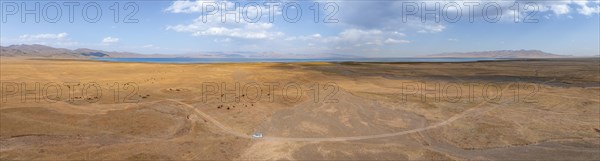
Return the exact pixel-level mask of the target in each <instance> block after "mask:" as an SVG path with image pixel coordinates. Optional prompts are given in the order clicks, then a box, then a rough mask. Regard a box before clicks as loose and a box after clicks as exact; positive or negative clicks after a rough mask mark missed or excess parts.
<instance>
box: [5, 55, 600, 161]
mask: <svg viewBox="0 0 600 161" xmlns="http://www.w3.org/2000/svg"><path fill="white" fill-rule="evenodd" d="M0 63H1V65H0V81H1V82H2V91H1V92H2V101H1V107H0V160H65V159H67V160H288V159H289V160H464V159H471V160H488V159H500V160H532V159H534V160H600V59H598V58H590V59H546V60H514V61H497V62H471V63H326V62H323V63H240V64H235V63H223V64H151V63H114V62H98V61H84V60H41V59H18V58H2V59H1V61H0ZM36 82H37V83H39V87H38V88H36V87H35V83H36ZM115 83H116V84H115ZM235 83H239V84H240V85H239V88H238V90H237V91H234V92H231V89H236V88H235ZM23 84H25V87H26V88H27V89H28V90H29V91H26V92H25V97H22V93H21V90H23V86H22V85H23ZM92 84H93V85H95V86H91V85H92ZM223 84H225V85H226V86H227V87H226V88H228V89H229V90H228V92H226V93H223V94H221V93H220V92H214V91H213V90H215V88H213V87H215V86H216V87H218V88H219V89H222V87H219V86H221V85H223ZM265 84H271V85H272V84H279V85H278V86H273V89H269V88H268V86H266V85H265ZM423 84H426V87H425V90H423V88H419V87H424V86H423ZM470 84H471V85H470ZM473 84H474V85H473ZM51 85H55V86H51ZM57 86H60V89H61V93H62V94H61V95H59V94H57V92H56V91H57V89H58V88H56V87H57ZM45 87H47V88H45ZM85 87H89V88H87V90H82V89H84V88H85ZM96 87H99V88H98V89H101V91H102V94H101V95H99V94H98V93H97V91H98V90H90V89H96ZM244 87H249V88H247V90H244V89H245V88H244ZM250 87H260V88H250ZM297 87H299V88H300V89H302V96H298V94H299V93H298V92H295V91H294V89H297ZM32 89H35V90H37V92H36V91H31V90H32ZM40 89H44V90H42V91H43V93H42V92H39V91H40ZM117 89H118V90H117ZM134 89H137V90H134ZM253 89H254V90H253ZM315 89H318V91H317V92H315ZM432 89H433V90H432ZM69 91H72V93H70V94H71V95H69ZM84 91H85V92H84ZM90 91H91V92H90ZM115 91H119V94H118V95H117V94H115ZM132 92H133V93H132ZM236 92H237V93H236ZM286 92H287V93H286ZM420 92H424V94H421V93H420ZM32 93H33V94H32ZM232 93H233V94H232ZM315 95H318V96H315ZM296 96H298V97H296ZM423 96H425V97H423ZM457 96H460V97H457ZM42 97H43V98H42ZM249 97H252V98H255V99H256V98H259V97H260V98H259V99H257V100H252V99H250V98H249ZM290 98H291V99H290ZM315 98H316V99H315ZM36 99H39V100H38V102H36ZM236 99H237V100H239V101H236ZM23 101H24V102H23ZM255 133H262V134H263V136H262V137H253V136H252V135H253V134H255Z"/></svg>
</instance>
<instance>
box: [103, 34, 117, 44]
mask: <svg viewBox="0 0 600 161" xmlns="http://www.w3.org/2000/svg"><path fill="white" fill-rule="evenodd" d="M117 42H119V38H114V37H110V36H109V37H105V38H104V39H102V43H105V44H111V43H117Z"/></svg>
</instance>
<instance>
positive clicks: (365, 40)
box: [285, 28, 410, 51]
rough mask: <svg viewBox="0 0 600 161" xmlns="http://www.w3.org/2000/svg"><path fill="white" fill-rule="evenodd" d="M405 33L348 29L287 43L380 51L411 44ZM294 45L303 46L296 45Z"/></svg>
mask: <svg viewBox="0 0 600 161" xmlns="http://www.w3.org/2000/svg"><path fill="white" fill-rule="evenodd" d="M405 36H406V35H405V34H404V33H400V32H397V31H384V30H378V29H367V30H365V29H355V28H352V29H346V30H343V31H342V32H340V33H338V34H337V35H333V36H323V35H321V34H312V35H306V36H292V37H288V38H286V39H285V40H286V41H301V42H305V43H306V44H307V47H310V48H311V49H321V50H329V51H342V50H363V49H366V50H378V49H379V48H380V47H385V46H388V45H396V44H404V43H410V41H408V40H405V39H404V37H405ZM294 44H303V43H295V42H294Z"/></svg>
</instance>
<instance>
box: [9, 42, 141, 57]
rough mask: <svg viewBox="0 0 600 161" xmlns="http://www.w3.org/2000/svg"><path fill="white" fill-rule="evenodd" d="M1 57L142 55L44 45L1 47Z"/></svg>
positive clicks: (138, 55)
mask: <svg viewBox="0 0 600 161" xmlns="http://www.w3.org/2000/svg"><path fill="white" fill-rule="evenodd" d="M0 56H3V57H32V58H75V59H77V58H80V59H86V58H103V57H115V58H118V57H140V56H144V55H142V54H136V53H129V52H108V51H102V50H93V49H85V48H80V49H75V50H70V49H64V48H53V47H49V46H44V45H37V44H34V45H10V46H7V47H4V46H0Z"/></svg>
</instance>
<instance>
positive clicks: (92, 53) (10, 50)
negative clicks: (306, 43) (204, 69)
mask: <svg viewBox="0 0 600 161" xmlns="http://www.w3.org/2000/svg"><path fill="white" fill-rule="evenodd" d="M0 56H2V57H29V58H63V59H90V58H173V57H180V58H181V57H183V58H280V59H312V58H357V56H351V55H342V54H282V53H276V52H259V53H255V52H231V53H227V52H206V53H188V54H179V55H169V54H138V53H131V52H109V51H102V50H93V49H86V48H80V49H75V50H70V49H64V48H53V47H49V46H44V45H38V44H34V45H10V46H6V47H4V46H0Z"/></svg>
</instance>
